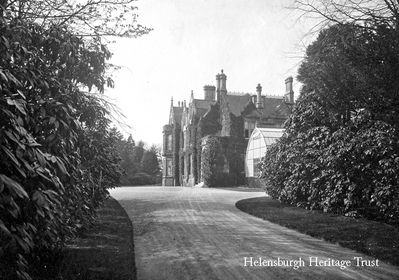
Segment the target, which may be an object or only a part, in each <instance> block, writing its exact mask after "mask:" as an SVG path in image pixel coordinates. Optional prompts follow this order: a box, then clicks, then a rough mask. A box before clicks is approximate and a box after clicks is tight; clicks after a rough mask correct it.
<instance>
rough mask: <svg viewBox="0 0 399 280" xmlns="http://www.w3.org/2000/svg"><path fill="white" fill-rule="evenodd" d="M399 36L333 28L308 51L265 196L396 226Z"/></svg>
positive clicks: (383, 30)
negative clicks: (297, 91)
mask: <svg viewBox="0 0 399 280" xmlns="http://www.w3.org/2000/svg"><path fill="white" fill-rule="evenodd" d="M398 51H399V37H398V36H397V30H396V29H391V28H389V27H387V26H377V27H376V28H373V29H364V28H359V27H356V26H353V25H337V26H332V27H330V28H329V29H327V30H324V31H322V32H321V33H320V35H319V37H318V39H317V40H316V41H315V42H314V43H313V44H312V45H310V46H309V47H308V49H307V56H306V58H305V60H304V62H303V63H302V65H301V67H300V69H299V75H298V79H299V81H301V82H302V83H303V84H304V86H303V88H302V91H301V96H300V98H299V100H298V101H297V103H296V104H295V107H294V110H293V113H292V115H291V117H290V119H289V120H288V121H287V123H286V133H285V134H284V136H283V137H282V138H281V139H280V140H279V141H278V142H277V143H276V145H274V146H272V147H271V148H270V149H269V150H268V152H267V154H266V157H265V160H264V161H263V162H262V164H261V170H262V175H261V177H262V178H263V179H264V181H265V183H266V190H267V192H268V193H269V194H270V195H271V196H272V197H274V198H277V199H279V200H282V201H285V202H289V203H292V204H296V205H299V206H304V207H307V208H310V209H323V210H324V211H330V212H337V213H343V214H345V215H351V216H365V217H369V218H373V219H381V220H384V221H387V222H391V223H398V217H399V203H398V201H399V200H398V199H399V177H398V175H397V174H399V133H398V132H399V131H398V129H399V122H398V120H399V111H398V108H399V107H398V104H399V95H398V92H399V83H398V79H396V78H394V77H398V76H399V57H398V56H397V53H398Z"/></svg>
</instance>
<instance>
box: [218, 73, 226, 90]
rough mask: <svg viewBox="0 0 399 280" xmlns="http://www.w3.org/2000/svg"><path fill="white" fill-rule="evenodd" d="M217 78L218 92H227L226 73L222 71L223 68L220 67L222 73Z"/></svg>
mask: <svg viewBox="0 0 399 280" xmlns="http://www.w3.org/2000/svg"><path fill="white" fill-rule="evenodd" d="M219 79H220V92H225V93H227V89H226V75H225V74H224V73H223V69H222V74H220V75H219Z"/></svg>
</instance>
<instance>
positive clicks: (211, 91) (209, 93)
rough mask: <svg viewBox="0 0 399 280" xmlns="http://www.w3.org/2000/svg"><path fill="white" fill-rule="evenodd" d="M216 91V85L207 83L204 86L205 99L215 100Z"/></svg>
mask: <svg viewBox="0 0 399 280" xmlns="http://www.w3.org/2000/svg"><path fill="white" fill-rule="evenodd" d="M215 91H216V88H215V86H209V85H205V86H204V99H205V100H209V101H214V100H215Z"/></svg>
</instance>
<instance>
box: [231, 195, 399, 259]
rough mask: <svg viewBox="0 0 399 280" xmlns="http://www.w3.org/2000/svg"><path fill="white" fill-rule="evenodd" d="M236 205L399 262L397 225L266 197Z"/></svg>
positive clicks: (259, 215)
mask: <svg viewBox="0 0 399 280" xmlns="http://www.w3.org/2000/svg"><path fill="white" fill-rule="evenodd" d="M236 207H237V208H238V209H240V210H241V211H244V212H246V213H248V214H251V215H253V216H256V217H259V218H262V219H264V220H267V221H270V222H272V223H276V224H279V225H281V226H284V227H287V228H291V229H294V230H297V231H299V232H301V233H305V234H308V235H310V236H313V237H316V238H320V239H324V240H326V241H329V242H332V243H338V244H340V245H341V246H343V247H346V248H350V249H354V250H356V251H358V252H362V253H364V254H366V255H369V256H372V257H375V258H378V259H380V260H383V261H385V262H387V263H390V264H394V265H399V228H396V227H394V226H391V225H388V224H385V223H381V222H375V221H370V220H366V219H354V218H350V217H344V216H340V215H334V214H328V213H323V212H322V211H312V210H306V209H303V208H298V207H294V206H291V205H287V204H283V203H280V202H279V201H276V200H273V199H271V198H269V197H257V198H250V199H244V200H240V201H238V202H237V203H236Z"/></svg>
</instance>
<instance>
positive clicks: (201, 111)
mask: <svg viewBox="0 0 399 280" xmlns="http://www.w3.org/2000/svg"><path fill="white" fill-rule="evenodd" d="M215 103H216V101H212V100H204V99H193V106H194V110H195V114H196V115H197V116H198V117H202V116H203V115H205V113H206V112H207V111H208V110H209V109H210V108H211V105H213V104H215Z"/></svg>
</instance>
